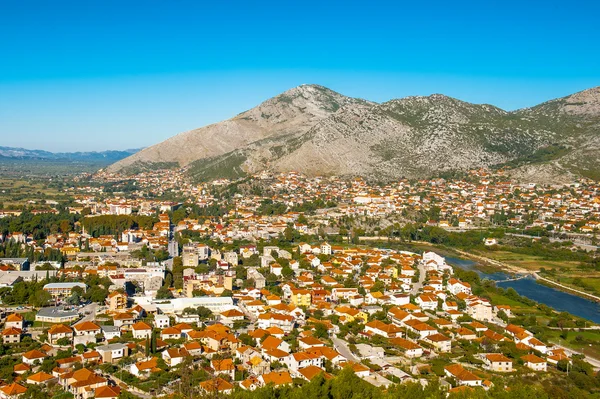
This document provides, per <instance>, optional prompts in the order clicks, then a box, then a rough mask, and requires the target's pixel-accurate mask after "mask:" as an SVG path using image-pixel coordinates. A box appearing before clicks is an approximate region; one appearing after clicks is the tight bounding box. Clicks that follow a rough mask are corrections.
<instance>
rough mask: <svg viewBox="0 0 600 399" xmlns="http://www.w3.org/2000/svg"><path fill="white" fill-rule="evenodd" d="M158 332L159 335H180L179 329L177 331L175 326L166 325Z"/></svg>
mask: <svg viewBox="0 0 600 399" xmlns="http://www.w3.org/2000/svg"><path fill="white" fill-rule="evenodd" d="M160 333H161V335H180V334H181V331H179V330H178V329H176V328H175V327H167V328H165V329H164V330H162V331H161V332H160Z"/></svg>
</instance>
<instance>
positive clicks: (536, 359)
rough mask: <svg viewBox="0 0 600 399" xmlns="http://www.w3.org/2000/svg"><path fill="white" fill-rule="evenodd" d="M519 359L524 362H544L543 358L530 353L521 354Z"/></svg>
mask: <svg viewBox="0 0 600 399" xmlns="http://www.w3.org/2000/svg"><path fill="white" fill-rule="evenodd" d="M521 359H523V361H524V362H525V363H546V361H545V360H544V359H542V358H541V357H539V356H536V355H534V354H532V353H530V354H529V355H525V356H521Z"/></svg>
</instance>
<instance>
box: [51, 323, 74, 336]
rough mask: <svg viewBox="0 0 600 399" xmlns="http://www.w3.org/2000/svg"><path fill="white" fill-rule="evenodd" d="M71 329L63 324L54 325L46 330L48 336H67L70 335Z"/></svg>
mask: <svg viewBox="0 0 600 399" xmlns="http://www.w3.org/2000/svg"><path fill="white" fill-rule="evenodd" d="M72 332H73V329H72V328H71V327H69V326H65V325H64V324H55V325H53V326H52V327H50V328H49V329H48V334H50V335H52V334H68V333H72Z"/></svg>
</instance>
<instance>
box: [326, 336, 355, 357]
mask: <svg viewBox="0 0 600 399" xmlns="http://www.w3.org/2000/svg"><path fill="white" fill-rule="evenodd" d="M331 340H332V341H333V347H334V348H335V350H337V351H338V352H340V354H341V355H342V356H344V357H345V358H346V359H348V360H351V361H353V362H357V363H359V362H360V360H359V359H357V358H356V356H354V354H353V353H352V352H351V351H350V348H348V343H347V342H346V341H344V340H343V339H339V338H338V337H336V336H332V337H331Z"/></svg>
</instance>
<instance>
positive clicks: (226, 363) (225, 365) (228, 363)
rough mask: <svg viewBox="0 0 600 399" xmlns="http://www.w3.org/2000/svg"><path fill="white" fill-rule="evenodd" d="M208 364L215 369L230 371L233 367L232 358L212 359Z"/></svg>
mask: <svg viewBox="0 0 600 399" xmlns="http://www.w3.org/2000/svg"><path fill="white" fill-rule="evenodd" d="M210 365H211V367H212V368H213V370H215V371H230V370H233V369H234V368H235V366H234V365H233V359H222V360H217V359H213V360H211V361H210Z"/></svg>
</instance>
